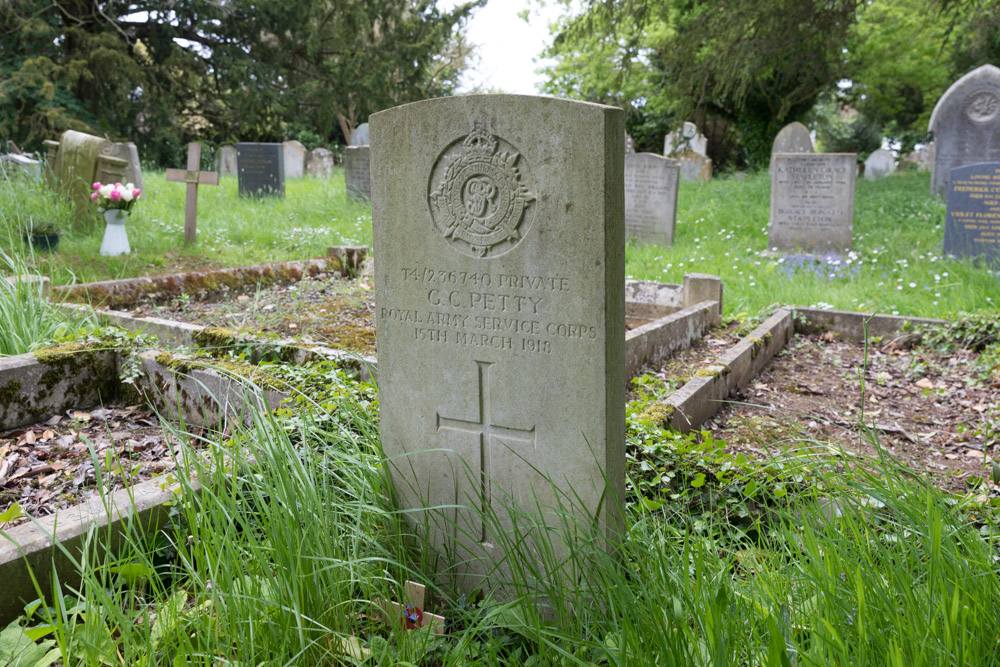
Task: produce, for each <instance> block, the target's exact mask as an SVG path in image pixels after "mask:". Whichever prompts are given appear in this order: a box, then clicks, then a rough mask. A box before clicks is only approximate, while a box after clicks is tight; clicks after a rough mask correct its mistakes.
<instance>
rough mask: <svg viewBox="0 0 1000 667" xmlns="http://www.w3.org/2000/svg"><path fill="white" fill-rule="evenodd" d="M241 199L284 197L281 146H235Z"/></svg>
mask: <svg viewBox="0 0 1000 667" xmlns="http://www.w3.org/2000/svg"><path fill="white" fill-rule="evenodd" d="M236 166H237V168H238V170H239V171H238V175H239V183H240V196H241V197H284V196H285V160H284V153H283V150H282V147H281V144H263V143H239V144H236Z"/></svg>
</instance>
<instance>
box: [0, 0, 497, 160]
mask: <svg viewBox="0 0 1000 667" xmlns="http://www.w3.org/2000/svg"><path fill="white" fill-rule="evenodd" d="M484 1H485V0H474V1H470V2H466V3H464V4H461V5H459V6H457V7H456V8H455V9H453V10H451V11H442V10H440V9H438V8H437V4H436V2H435V1H434V0H318V1H313V0H257V1H253V2H251V1H249V0H174V1H173V2H170V3H161V2H153V1H152V0H141V1H138V2H117V1H114V0H103V1H102V0H11V1H10V2H7V3H0V77H2V78H0V81H2V83H0V135H3V136H7V137H9V138H12V139H15V140H16V141H18V142H20V143H21V144H22V145H23V146H27V147H30V148H37V147H38V146H39V145H40V142H41V140H42V139H45V138H50V137H54V136H56V135H57V134H58V133H59V132H61V131H63V130H65V129H81V130H86V131H90V132H94V133H97V134H102V135H107V136H109V137H110V138H113V139H125V138H128V139H131V140H134V141H136V142H137V143H139V144H140V148H141V149H142V150H143V155H144V157H146V158H147V159H150V160H152V161H155V162H160V163H164V162H170V163H177V161H178V159H179V158H180V154H181V153H182V146H183V145H184V143H186V142H187V141H190V140H193V139H195V138H197V139H200V140H204V141H208V142H223V141H234V140H244V141H254V140H257V141H261V140H271V141H280V140H282V139H285V138H294V137H297V136H301V137H302V138H305V139H307V140H309V142H310V143H316V142H318V141H323V142H326V141H330V140H338V139H342V138H343V136H344V134H346V133H349V132H350V131H351V130H353V128H354V126H355V125H356V124H357V123H359V122H362V121H363V119H365V118H366V117H367V116H368V114H370V113H373V112H374V111H377V110H380V109H383V108H386V107H388V106H392V105H395V104H400V103H404V102H408V101H412V100H416V99H421V98H423V97H427V96H431V95H441V94H447V93H449V92H451V91H452V90H453V89H454V87H455V85H456V82H457V78H458V75H459V73H460V72H461V70H462V67H463V66H464V60H465V58H466V57H467V55H468V49H467V47H465V45H464V43H463V42H462V37H461V31H462V28H463V26H464V22H465V21H466V19H467V18H468V17H469V16H470V14H471V12H472V11H473V10H474V9H475V8H476V7H477V6H479V5H481V4H482V3H483V2H484Z"/></svg>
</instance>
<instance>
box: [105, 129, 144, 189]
mask: <svg viewBox="0 0 1000 667" xmlns="http://www.w3.org/2000/svg"><path fill="white" fill-rule="evenodd" d="M102 152H104V153H105V154H107V155H110V156H112V157H116V158H120V159H122V160H125V162H126V165H125V173H124V175H123V178H124V180H123V181H122V183H131V184H132V185H134V186H135V187H137V188H139V189H140V190H145V189H146V186H145V185H143V182H142V164H140V162H139V148H138V147H137V146H136V145H135V143H134V142H132V141H119V142H116V143H110V142H109V143H107V144H105V145H104V147H103V148H102Z"/></svg>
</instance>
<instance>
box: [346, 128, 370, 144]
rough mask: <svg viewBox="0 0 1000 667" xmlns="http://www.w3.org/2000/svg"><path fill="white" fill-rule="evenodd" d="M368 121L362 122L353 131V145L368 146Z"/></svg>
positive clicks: (351, 142)
mask: <svg viewBox="0 0 1000 667" xmlns="http://www.w3.org/2000/svg"><path fill="white" fill-rule="evenodd" d="M368 133H369V130H368V123H361V125H358V126H357V127H356V128H354V132H351V141H350V145H351V146H367V145H368Z"/></svg>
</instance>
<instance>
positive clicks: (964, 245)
mask: <svg viewBox="0 0 1000 667" xmlns="http://www.w3.org/2000/svg"><path fill="white" fill-rule="evenodd" d="M944 251H945V252H946V253H948V254H951V255H955V256H957V257H976V256H980V255H981V256H985V257H986V258H987V259H989V260H1000V162H985V163H981V164H973V165H969V166H966V167H956V168H955V169H952V170H951V177H950V178H949V179H948V213H947V216H946V217H945V223H944Z"/></svg>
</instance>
